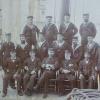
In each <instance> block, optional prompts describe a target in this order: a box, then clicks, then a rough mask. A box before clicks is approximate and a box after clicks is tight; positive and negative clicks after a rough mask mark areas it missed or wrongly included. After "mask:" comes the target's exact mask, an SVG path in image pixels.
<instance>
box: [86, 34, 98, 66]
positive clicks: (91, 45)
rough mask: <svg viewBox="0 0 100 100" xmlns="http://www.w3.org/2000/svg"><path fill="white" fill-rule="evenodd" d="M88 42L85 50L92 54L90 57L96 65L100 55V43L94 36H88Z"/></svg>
mask: <svg viewBox="0 0 100 100" xmlns="http://www.w3.org/2000/svg"><path fill="white" fill-rule="evenodd" d="M87 40H88V43H87V45H86V46H85V48H84V51H86V52H88V53H89V54H90V59H91V60H92V61H93V64H94V66H96V65H97V62H98V56H99V45H98V43H96V42H95V41H94V37H93V36H88V37H87Z"/></svg>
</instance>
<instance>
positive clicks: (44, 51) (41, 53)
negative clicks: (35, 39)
mask: <svg viewBox="0 0 100 100" xmlns="http://www.w3.org/2000/svg"><path fill="white" fill-rule="evenodd" d="M50 47H52V43H51V42H48V41H44V42H43V43H42V45H41V46H40V47H38V48H37V56H38V58H40V60H41V61H42V60H43V59H44V58H45V57H47V56H48V48H50Z"/></svg>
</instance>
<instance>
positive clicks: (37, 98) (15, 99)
mask: <svg viewBox="0 0 100 100" xmlns="http://www.w3.org/2000/svg"><path fill="white" fill-rule="evenodd" d="M0 91H2V73H1V71H0ZM1 95H2V92H0V100H56V99H57V100H66V97H65V96H64V97H59V96H58V95H52V94H49V95H48V98H46V99H43V98H42V96H43V94H33V96H32V97H27V96H22V97H20V96H18V95H17V94H16V90H12V89H11V88H8V94H7V96H6V97H5V98H2V96H1Z"/></svg>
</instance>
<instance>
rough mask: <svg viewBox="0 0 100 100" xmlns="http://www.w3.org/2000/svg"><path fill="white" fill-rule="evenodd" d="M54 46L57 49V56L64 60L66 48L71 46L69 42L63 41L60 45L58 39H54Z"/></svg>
mask: <svg viewBox="0 0 100 100" xmlns="http://www.w3.org/2000/svg"><path fill="white" fill-rule="evenodd" d="M52 47H53V48H54V50H55V53H56V57H58V59H59V60H63V59H64V53H65V50H66V49H67V48H69V46H68V44H67V43H66V42H65V41H63V43H61V44H60V45H59V44H58V42H57V41H54V42H53V43H52Z"/></svg>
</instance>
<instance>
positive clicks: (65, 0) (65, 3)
mask: <svg viewBox="0 0 100 100" xmlns="http://www.w3.org/2000/svg"><path fill="white" fill-rule="evenodd" d="M61 9H62V10H61V19H60V20H61V21H60V23H62V22H63V20H64V16H65V14H66V13H69V12H70V11H69V9H70V0H62V8H61Z"/></svg>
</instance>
